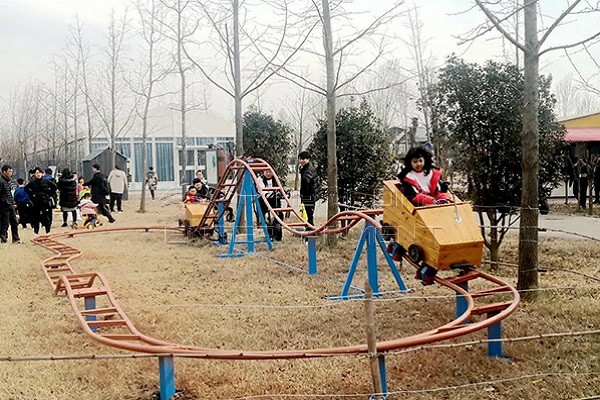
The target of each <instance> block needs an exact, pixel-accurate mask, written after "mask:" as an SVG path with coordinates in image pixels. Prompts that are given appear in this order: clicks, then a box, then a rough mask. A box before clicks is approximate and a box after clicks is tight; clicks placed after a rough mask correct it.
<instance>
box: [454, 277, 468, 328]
mask: <svg viewBox="0 0 600 400" xmlns="http://www.w3.org/2000/svg"><path fill="white" fill-rule="evenodd" d="M458 286H460V287H461V288H463V289H465V290H466V291H467V292H468V291H469V282H462V283H459V284H458ZM468 308H469V302H468V301H467V298H466V297H465V296H463V295H460V294H458V293H456V318H458V317H460V316H461V315H463V314H464V313H465V311H467V309H468ZM465 323H468V321H465Z"/></svg>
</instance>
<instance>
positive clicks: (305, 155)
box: [298, 150, 310, 160]
mask: <svg viewBox="0 0 600 400" xmlns="http://www.w3.org/2000/svg"><path fill="white" fill-rule="evenodd" d="M298 159H299V160H309V159H310V153H309V152H308V151H306V150H304V151H301V152H300V154H298Z"/></svg>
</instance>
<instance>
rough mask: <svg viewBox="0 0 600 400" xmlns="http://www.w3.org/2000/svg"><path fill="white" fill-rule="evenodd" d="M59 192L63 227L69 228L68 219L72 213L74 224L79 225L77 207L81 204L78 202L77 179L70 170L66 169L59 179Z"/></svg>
mask: <svg viewBox="0 0 600 400" xmlns="http://www.w3.org/2000/svg"><path fill="white" fill-rule="evenodd" d="M56 186H58V191H59V192H60V197H59V200H58V204H59V205H60V210H61V211H62V217H63V224H62V225H61V227H63V228H64V227H66V226H67V218H68V215H69V213H71V215H72V217H73V223H74V224H76V223H77V205H78V204H79V202H78V200H77V178H76V177H75V176H74V175H73V174H72V173H71V171H70V170H69V168H65V169H63V170H62V174H61V175H60V178H58V183H57V184H56Z"/></svg>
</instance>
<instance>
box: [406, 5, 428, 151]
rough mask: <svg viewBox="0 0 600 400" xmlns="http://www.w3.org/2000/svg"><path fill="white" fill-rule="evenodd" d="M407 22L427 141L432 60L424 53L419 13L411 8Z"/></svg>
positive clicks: (424, 45)
mask: <svg viewBox="0 0 600 400" xmlns="http://www.w3.org/2000/svg"><path fill="white" fill-rule="evenodd" d="M406 15H407V18H408V22H407V24H406V26H407V27H408V28H410V34H409V38H408V40H406V41H405V43H406V44H407V45H408V49H409V51H410V55H411V58H412V60H413V62H414V64H415V68H416V71H415V72H416V74H415V75H416V76H417V79H418V90H419V102H420V108H421V113H422V114H423V126H424V127H425V132H426V134H427V140H431V138H432V133H433V132H432V128H431V125H432V123H431V122H432V121H431V111H430V110H431V106H430V101H429V91H430V87H431V83H432V73H433V63H434V59H433V58H432V57H431V56H429V57H427V56H426V55H425V53H426V52H427V40H426V39H424V38H423V23H422V22H421V20H420V18H419V11H418V9H417V8H416V7H414V6H413V8H412V9H409V10H408V12H407V14H406Z"/></svg>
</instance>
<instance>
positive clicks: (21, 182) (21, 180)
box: [17, 178, 25, 185]
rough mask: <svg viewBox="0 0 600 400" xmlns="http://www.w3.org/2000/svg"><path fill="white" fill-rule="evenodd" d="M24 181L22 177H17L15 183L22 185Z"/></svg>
mask: <svg viewBox="0 0 600 400" xmlns="http://www.w3.org/2000/svg"><path fill="white" fill-rule="evenodd" d="M24 183H25V180H24V179H23V178H18V179H17V184H18V185H22V184H24Z"/></svg>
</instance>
